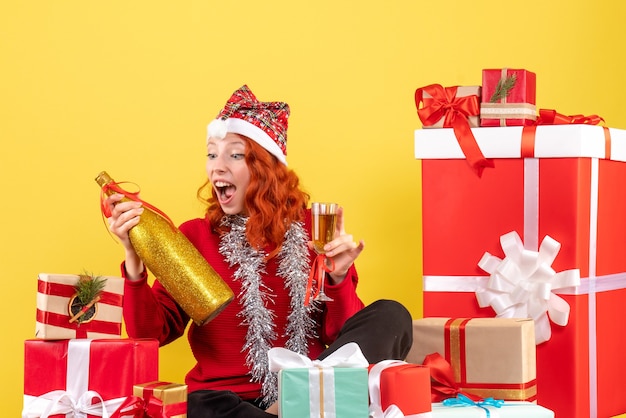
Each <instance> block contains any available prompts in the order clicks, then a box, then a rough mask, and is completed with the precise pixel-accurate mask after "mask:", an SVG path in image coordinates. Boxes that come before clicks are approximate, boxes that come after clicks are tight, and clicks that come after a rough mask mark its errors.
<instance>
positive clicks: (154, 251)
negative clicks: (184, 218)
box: [96, 171, 234, 325]
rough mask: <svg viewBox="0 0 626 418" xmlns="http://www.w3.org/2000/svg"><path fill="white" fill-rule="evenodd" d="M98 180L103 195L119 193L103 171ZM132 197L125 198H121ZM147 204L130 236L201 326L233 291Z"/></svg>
mask: <svg viewBox="0 0 626 418" xmlns="http://www.w3.org/2000/svg"><path fill="white" fill-rule="evenodd" d="M96 182H97V183H98V184H99V185H100V187H101V188H102V190H103V192H104V194H106V195H111V194H114V193H117V192H116V191H115V190H112V188H111V187H110V186H112V185H115V184H116V183H115V182H114V181H113V179H112V178H111V177H110V176H109V175H108V174H107V172H106V171H103V172H101V173H100V174H99V175H98V176H97V177H96ZM127 200H132V199H131V198H130V197H128V196H127V197H125V198H124V199H123V200H122V201H127ZM147 206H149V205H145V204H144V211H143V213H142V214H141V216H140V220H139V223H138V224H137V225H135V226H134V227H133V228H131V229H130V231H129V232H128V235H129V237H130V241H131V243H132V245H133V248H134V249H135V251H136V252H137V255H139V258H141V260H142V261H143V262H144V264H145V265H146V267H147V268H148V269H149V270H150V271H151V272H152V273H153V274H154V275H155V276H156V277H157V278H158V279H159V281H160V282H161V284H162V285H163V287H165V289H166V290H167V291H168V292H169V293H170V295H172V297H173V298H174V300H176V302H178V304H179V305H180V306H181V307H182V308H183V309H184V311H185V312H186V313H187V314H188V315H189V316H190V317H191V319H192V320H193V321H194V322H195V323H196V324H198V325H202V324H206V323H207V322H209V321H210V320H212V319H213V318H215V317H216V316H217V315H218V314H219V313H220V312H221V311H222V310H223V309H224V308H225V307H226V306H227V305H228V304H229V303H230V302H231V301H232V300H233V298H234V293H233V291H232V290H231V289H230V287H229V286H228V285H227V284H226V283H225V282H224V280H223V279H222V278H221V277H220V276H219V275H218V274H217V273H216V272H215V270H214V269H213V268H212V267H211V266H210V265H209V263H208V262H207V261H206V259H205V258H204V257H203V256H202V255H201V254H200V252H199V251H198V250H197V249H196V247H194V246H193V244H192V243H191V242H190V241H189V240H188V239H187V237H186V236H185V235H184V234H183V233H182V232H180V230H179V229H178V228H176V227H175V226H174V225H172V224H171V223H170V221H169V220H167V219H166V218H165V217H163V216H162V215H161V214H159V213H158V212H157V211H155V210H152V209H151V208H150V207H147Z"/></svg>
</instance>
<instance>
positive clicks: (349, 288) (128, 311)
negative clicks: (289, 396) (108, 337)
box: [122, 213, 363, 399]
mask: <svg viewBox="0 0 626 418" xmlns="http://www.w3.org/2000/svg"><path fill="white" fill-rule="evenodd" d="M307 215H308V213H307ZM309 218H310V216H306V217H305V219H309ZM305 224H306V225H305V227H306V230H307V231H308V232H309V233H310V222H309V221H307V222H305ZM180 230H181V232H182V233H183V234H185V235H186V236H187V238H189V240H190V241H191V242H192V243H193V244H194V245H195V246H196V248H198V250H199V251H200V253H201V254H202V255H203V256H204V257H205V258H206V259H207V261H208V262H209V264H210V265H211V266H212V267H213V269H215V271H216V272H217V273H218V274H219V275H220V276H221V277H222V278H223V279H224V280H225V281H226V283H228V284H229V286H230V287H231V288H232V290H233V292H234V293H235V300H234V301H233V302H231V303H230V305H228V306H227V307H226V308H225V309H224V310H223V311H222V312H221V313H220V314H219V315H218V316H217V317H216V318H215V319H213V320H212V321H211V322H209V323H208V324H206V325H203V326H201V327H198V326H196V325H195V324H194V323H192V324H191V325H190V327H189V332H188V335H187V338H188V340H189V344H190V347H191V350H192V352H193V355H194V357H195V359H196V365H195V366H194V367H193V368H192V369H191V370H190V371H189V372H188V373H187V377H186V384H187V385H188V386H189V391H190V392H193V391H196V390H200V389H214V390H231V391H233V392H235V393H237V394H238V395H239V396H240V397H241V398H242V399H255V398H258V397H259V396H260V384H258V383H253V382H251V381H250V371H249V369H248V367H247V366H246V365H245V357H246V353H245V352H243V351H242V347H243V345H244V343H245V336H246V326H244V325H242V324H241V322H242V318H241V317H240V316H238V314H239V312H240V310H241V306H240V304H239V300H238V295H239V294H240V292H241V290H242V286H241V281H239V280H234V279H233V273H234V272H235V270H236V268H237V266H233V267H232V268H231V267H229V266H228V264H227V263H226V262H225V261H224V257H223V256H222V255H221V254H220V253H219V251H218V247H219V242H220V240H219V236H218V235H217V234H216V233H214V232H211V227H210V225H209V223H208V221H206V220H205V219H199V218H198V219H193V220H190V221H187V222H185V223H184V224H182V225H181V226H180ZM314 256H315V255H314V253H311V260H312V259H313V257H314ZM276 258H277V257H274V258H273V259H271V260H269V261H268V263H267V265H266V274H264V275H263V283H264V285H266V286H267V287H268V288H269V291H270V293H271V294H273V295H274V296H273V302H274V303H273V305H271V306H269V309H271V310H273V312H274V314H275V317H276V318H275V324H276V328H275V329H276V332H277V334H278V338H277V340H276V341H275V343H274V346H275V347H282V346H284V344H285V342H286V340H287V338H286V337H285V335H284V330H285V326H286V323H287V315H288V314H289V302H290V298H289V295H288V293H287V292H288V289H285V288H284V279H283V278H281V277H278V276H277V275H276V270H277V268H278V262H277V260H276ZM122 275H123V276H125V275H126V272H125V268H124V265H123V264H122ZM143 276H144V277H143V278H142V280H139V281H136V282H131V281H129V280H126V282H125V283H126V285H125V293H124V321H125V324H126V330H127V332H128V335H129V336H130V337H131V338H156V339H158V340H159V341H160V343H161V345H165V344H167V343H169V342H171V341H173V340H175V339H177V338H178V337H180V336H182V335H183V333H184V331H185V328H186V326H187V324H188V322H189V320H190V319H189V316H188V315H187V314H185V312H184V311H183V310H182V309H181V308H180V306H178V304H177V303H176V302H175V301H174V300H173V299H172V297H171V296H170V295H169V294H168V293H167V291H166V290H165V289H164V288H163V286H162V285H161V284H160V283H159V281H158V280H155V281H154V285H153V286H152V288H151V287H150V285H149V284H148V281H147V273H146V272H144V275H143ZM357 282H358V276H357V273H356V270H355V268H354V266H352V267H351V268H350V270H349V272H348V275H347V276H346V279H345V280H344V281H343V282H341V283H340V284H339V285H335V286H332V285H329V284H327V286H326V289H325V290H326V293H327V294H328V295H329V296H330V297H332V298H333V299H334V301H333V302H327V303H326V309H324V311H323V312H322V313H321V314H320V316H319V318H317V324H318V327H317V329H316V335H318V336H319V338H318V339H314V340H311V341H310V342H309V357H311V358H316V357H317V356H318V355H319V354H320V353H321V351H322V350H323V349H324V347H325V346H326V345H328V344H329V343H331V342H332V341H334V339H335V338H336V337H337V334H338V332H339V330H340V329H341V327H342V326H343V324H344V322H345V321H346V319H348V318H349V317H350V316H352V315H353V314H354V313H356V312H357V311H358V310H360V309H361V308H363V303H362V302H361V300H360V299H359V297H358V296H357V294H356V286H357Z"/></svg>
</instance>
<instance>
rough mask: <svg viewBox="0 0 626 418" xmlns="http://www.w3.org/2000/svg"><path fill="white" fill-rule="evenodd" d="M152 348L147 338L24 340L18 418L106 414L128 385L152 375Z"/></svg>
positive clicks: (126, 392)
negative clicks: (19, 416)
mask: <svg viewBox="0 0 626 418" xmlns="http://www.w3.org/2000/svg"><path fill="white" fill-rule="evenodd" d="M158 349H159V344H158V341H157V340H152V339H101V340H91V339H73V340H58V341H46V340H26V341H25V344H24V410H23V416H24V417H28V418H30V417H39V416H41V415H42V413H44V412H45V413H50V416H51V417H55V418H61V417H65V416H66V414H70V415H69V416H70V417H72V416H75V414H76V413H88V415H87V416H88V417H96V416H101V415H102V412H101V408H102V407H106V409H107V411H108V412H109V415H111V413H112V412H113V411H115V410H116V409H117V408H118V407H119V406H120V405H121V404H122V402H123V401H124V400H125V399H126V397H129V396H132V395H133V385H134V384H137V383H141V382H149V381H154V380H156V379H157V376H158ZM101 400H102V401H104V404H103V405H102V406H100V405H98V402H99V401H101ZM94 403H95V405H93V404H94ZM81 416H82V415H81Z"/></svg>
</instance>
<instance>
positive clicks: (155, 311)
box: [121, 263, 189, 345]
mask: <svg viewBox="0 0 626 418" xmlns="http://www.w3.org/2000/svg"><path fill="white" fill-rule="evenodd" d="M121 270H122V277H124V278H125V279H126V280H125V282H124V304H123V315H124V323H125V325H126V332H127V333H128V336H129V337H131V338H154V339H157V340H159V343H160V345H165V344H168V343H170V342H172V341H174V340H175V339H177V338H178V337H180V336H181V335H183V333H184V332H185V327H186V326H187V323H188V322H189V316H188V315H187V314H186V313H185V312H184V311H183V310H182V308H181V307H180V306H179V305H178V304H177V303H176V301H174V299H173V298H172V297H171V296H170V294H169V293H168V292H167V291H166V290H165V288H164V287H163V285H161V283H159V281H158V280H155V281H154V284H153V286H152V287H150V285H149V284H148V272H147V271H146V270H145V268H144V271H143V272H142V275H141V279H140V280H137V281H130V280H128V279H127V278H126V268H125V265H124V263H122V266H121Z"/></svg>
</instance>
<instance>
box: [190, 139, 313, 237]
mask: <svg viewBox="0 0 626 418" xmlns="http://www.w3.org/2000/svg"><path fill="white" fill-rule="evenodd" d="M242 138H243V140H244V142H245V144H246V154H245V160H246V164H247V165H248V169H249V170H250V183H249V185H248V189H247V190H246V196H245V205H246V211H247V214H248V216H249V218H248V222H247V223H246V238H247V239H248V242H249V243H250V244H251V245H252V246H253V247H255V248H263V247H265V246H268V245H269V246H270V247H277V246H280V244H281V243H282V242H283V239H284V237H285V233H286V232H287V229H288V228H289V226H290V225H291V223H292V222H294V221H302V220H303V217H304V211H305V209H306V206H307V203H308V201H309V197H310V196H309V194H308V193H306V192H304V191H303V190H301V189H300V179H299V178H298V176H297V174H296V173H295V172H294V171H293V170H291V169H289V168H287V166H286V165H285V164H283V163H281V162H280V161H278V159H277V158H276V157H274V156H273V155H272V154H270V153H269V152H268V151H267V150H266V149H264V148H263V147H261V146H260V145H259V144H257V143H256V142H255V141H253V140H251V139H249V138H247V137H245V136H242ZM207 190H210V191H211V196H210V197H208V198H207V197H206V195H207ZM198 198H199V199H200V200H201V201H202V202H204V203H206V204H207V205H208V208H207V211H206V218H207V219H208V220H209V222H210V223H211V225H212V227H213V228H214V229H215V230H216V231H217V232H218V233H224V232H226V230H225V228H224V227H221V226H220V223H221V219H222V217H223V216H224V211H223V210H222V208H221V206H220V205H219V202H218V200H217V197H216V194H215V189H213V187H212V185H211V184H210V183H209V181H208V179H207V181H206V183H204V184H203V185H202V186H201V187H200V189H199V190H198Z"/></svg>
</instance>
